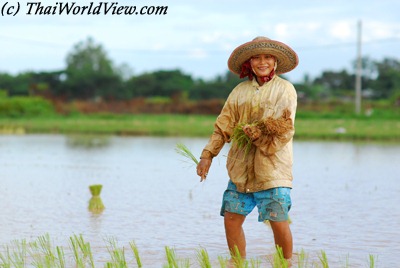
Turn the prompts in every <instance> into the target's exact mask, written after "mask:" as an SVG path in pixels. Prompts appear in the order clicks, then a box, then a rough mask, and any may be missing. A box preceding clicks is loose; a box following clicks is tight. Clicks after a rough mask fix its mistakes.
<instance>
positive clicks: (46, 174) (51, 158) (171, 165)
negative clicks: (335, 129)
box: [0, 135, 400, 267]
mask: <svg viewBox="0 0 400 268" xmlns="http://www.w3.org/2000/svg"><path fill="white" fill-rule="evenodd" d="M178 142H183V143H184V144H185V145H187V146H188V147H189V148H190V150H191V151H192V152H193V153H194V154H195V155H200V152H201V149H202V148H203V146H204V145H205V143H206V142H207V139H200V138H198V139H193V138H149V137H103V138H82V137H74V136H72V137H70V136H62V135H24V136H0V212H1V214H0V251H1V250H2V249H1V245H6V244H8V243H10V241H12V240H16V239H17V240H19V239H26V240H28V241H33V240H35V239H36V238H37V237H38V236H41V235H44V234H46V233H48V234H49V235H50V237H51V238H52V240H53V243H54V244H55V245H61V246H65V247H68V239H69V237H70V236H72V235H74V234H82V235H83V237H84V238H85V240H86V241H88V242H90V244H91V246H92V251H93V255H94V258H95V260H96V262H97V263H99V264H102V265H100V266H99V267H102V266H104V262H105V261H106V260H107V258H109V254H108V252H107V249H106V246H105V245H106V242H105V241H106V240H107V239H108V238H111V237H112V238H115V239H116V241H118V245H119V246H120V247H125V248H127V249H128V248H129V242H132V241H134V242H135V243H136V245H137V247H138V249H139V253H140V256H141V259H142V262H143V264H144V267H162V266H163V264H164V263H165V251H164V248H165V246H169V247H172V248H174V249H175V251H176V253H177V255H178V256H179V257H181V258H190V259H194V260H195V259H196V250H198V249H200V248H205V249H207V252H208V253H209V255H210V258H211V259H212V260H216V259H217V258H218V256H227V249H226V242H225V235H224V229H223V218H222V217H220V216H219V209H220V202H221V196H222V193H223V191H224V189H225V187H226V184H227V174H226V170H225V160H226V157H225V156H226V154H227V150H228V148H229V145H227V146H225V148H224V150H223V151H222V152H221V154H220V155H219V156H218V157H217V158H216V159H214V161H213V166H212V168H211V170H210V172H209V175H208V178H207V181H206V182H205V183H200V182H199V178H198V177H197V176H196V175H195V166H194V165H193V164H191V163H190V162H185V161H186V159H183V158H182V156H180V155H178V154H177V153H176V152H175V150H174V148H175V145H176V143H178ZM294 154H295V159H294V160H295V164H294V177H295V179H294V188H293V190H292V201H293V207H292V210H291V211H290V217H291V219H292V224H291V228H292V232H293V237H294V250H295V251H296V252H300V251H301V250H302V249H303V250H304V251H305V252H306V253H308V254H309V255H310V258H311V259H318V254H319V252H320V251H321V250H324V251H325V252H326V254H327V257H328V260H329V263H330V264H331V266H332V267H344V264H345V263H348V264H349V267H367V264H368V257H369V254H372V255H374V256H376V257H377V258H376V267H396V266H398V264H399V263H400V255H399V254H398V252H400V206H399V205H398V204H399V202H400V175H399V171H400V164H399V163H400V145H399V144H388V143H382V144H379V143H350V142H314V141H296V142H295V143H294ZM93 184H102V185H103V190H102V193H101V197H102V201H103V203H104V205H105V206H106V209H105V210H104V212H103V213H102V214H99V215H96V214H92V213H91V212H89V211H88V209H87V207H88V202H89V199H90V197H91V195H90V192H89V189H88V187H89V185H93ZM244 229H245V232H246V236H247V241H248V256H249V257H250V258H264V257H265V256H266V255H268V254H272V253H273V252H274V248H273V236H272V232H271V230H270V227H269V226H267V225H265V224H263V223H258V222H257V215H256V211H253V213H252V214H251V215H250V216H249V217H248V219H247V220H246V222H245V225H244ZM127 255H129V254H128V253H127Z"/></svg>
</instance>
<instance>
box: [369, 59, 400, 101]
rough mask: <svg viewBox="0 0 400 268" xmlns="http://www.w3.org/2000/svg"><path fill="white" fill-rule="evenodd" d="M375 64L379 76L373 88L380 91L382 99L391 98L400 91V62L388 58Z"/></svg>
mask: <svg viewBox="0 0 400 268" xmlns="http://www.w3.org/2000/svg"><path fill="white" fill-rule="evenodd" d="M375 64H376V68H377V70H378V71H377V72H378V76H377V78H376V80H375V82H374V83H373V88H374V89H375V90H377V91H378V96H379V97H380V98H389V97H391V96H392V95H393V94H394V93H395V92H396V91H398V90H400V61H398V60H396V59H388V58H386V59H384V60H383V62H376V63H375Z"/></svg>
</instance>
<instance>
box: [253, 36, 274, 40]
mask: <svg viewBox="0 0 400 268" xmlns="http://www.w3.org/2000/svg"><path fill="white" fill-rule="evenodd" d="M270 40H271V39H269V38H268V37H265V36H257V37H256V38H254V39H253V41H270Z"/></svg>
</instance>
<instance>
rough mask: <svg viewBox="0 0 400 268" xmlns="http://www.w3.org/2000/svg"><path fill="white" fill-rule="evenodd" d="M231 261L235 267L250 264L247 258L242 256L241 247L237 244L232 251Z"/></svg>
mask: <svg viewBox="0 0 400 268" xmlns="http://www.w3.org/2000/svg"><path fill="white" fill-rule="evenodd" d="M231 261H232V262H233V265H234V266H235V268H245V267H248V266H249V263H248V261H247V260H246V259H244V258H242V256H241V255H240V252H239V248H238V247H237V246H235V248H234V249H233V250H232V251H231Z"/></svg>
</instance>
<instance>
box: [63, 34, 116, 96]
mask: <svg viewBox="0 0 400 268" xmlns="http://www.w3.org/2000/svg"><path fill="white" fill-rule="evenodd" d="M65 73H66V80H65V86H64V94H66V95H67V96H68V97H70V98H80V99H94V98H96V97H106V98H107V97H109V98H110V97H113V96H115V94H114V93H115V91H118V90H120V89H121V83H122V81H121V80H122V79H121V77H120V76H119V74H118V72H117V71H116V70H114V67H113V64H112V61H111V60H110V59H109V58H108V56H107V54H106V52H105V50H104V49H103V47H102V46H101V45H98V44H95V42H94V41H93V39H92V38H90V37H89V38H88V39H87V40H86V41H84V42H79V43H78V44H76V45H75V46H74V48H73V50H72V51H71V52H70V53H69V54H68V55H67V68H66V71H65Z"/></svg>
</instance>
